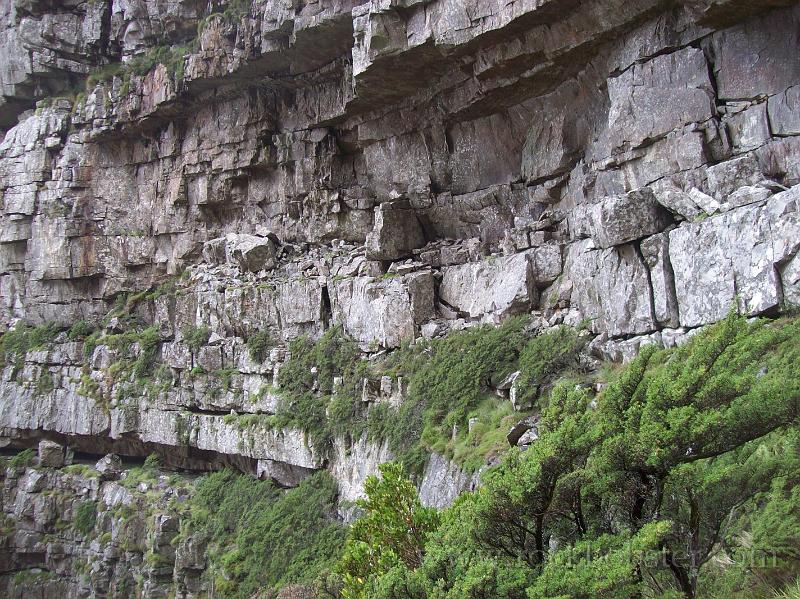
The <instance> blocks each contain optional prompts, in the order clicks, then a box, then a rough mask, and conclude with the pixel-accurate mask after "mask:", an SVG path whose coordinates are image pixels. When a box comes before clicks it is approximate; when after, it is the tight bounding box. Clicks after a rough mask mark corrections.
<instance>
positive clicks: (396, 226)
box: [367, 201, 425, 260]
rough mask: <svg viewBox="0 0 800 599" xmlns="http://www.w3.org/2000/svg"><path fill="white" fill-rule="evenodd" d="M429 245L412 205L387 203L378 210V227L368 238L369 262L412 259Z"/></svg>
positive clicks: (376, 213) (376, 220) (375, 226)
mask: <svg viewBox="0 0 800 599" xmlns="http://www.w3.org/2000/svg"><path fill="white" fill-rule="evenodd" d="M424 245H425V233H424V231H423V230H422V225H420V223H419V220H418V219H417V215H416V213H415V212H414V210H412V209H411V208H410V207H409V205H408V202H403V201H398V202H386V203H383V204H381V205H379V206H378V207H376V208H375V225H374V226H373V229H372V231H371V232H370V233H369V235H367V259H368V260H400V259H403V258H409V257H410V256H411V255H412V250H415V249H417V248H421V247H422V246H424Z"/></svg>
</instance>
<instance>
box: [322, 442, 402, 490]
mask: <svg viewBox="0 0 800 599" xmlns="http://www.w3.org/2000/svg"><path fill="white" fill-rule="evenodd" d="M392 458H393V454H392V452H391V450H390V449H389V445H388V443H386V442H383V443H378V444H376V443H372V442H370V441H369V440H368V439H367V437H366V435H364V436H362V437H361V438H359V439H358V440H355V441H353V442H349V441H348V440H347V439H343V438H336V439H334V443H333V455H332V458H331V466H330V472H331V475H332V476H333V478H334V479H336V482H337V483H338V485H339V499H340V501H343V502H354V501H356V500H357V499H361V498H363V497H364V481H365V480H366V479H367V477H368V476H370V475H377V474H378V466H379V465H381V464H383V463H385V462H388V461H390V460H391V459H392Z"/></svg>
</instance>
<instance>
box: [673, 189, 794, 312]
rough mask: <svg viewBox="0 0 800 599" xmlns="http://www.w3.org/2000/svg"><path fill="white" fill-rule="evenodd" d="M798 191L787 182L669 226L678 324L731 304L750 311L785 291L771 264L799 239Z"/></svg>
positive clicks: (787, 255)
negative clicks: (766, 194) (752, 199)
mask: <svg viewBox="0 0 800 599" xmlns="http://www.w3.org/2000/svg"><path fill="white" fill-rule="evenodd" d="M797 194H798V188H792V189H791V190H789V191H786V192H783V193H780V194H778V195H775V196H772V197H771V198H770V199H769V200H767V201H766V202H765V203H762V204H752V205H749V206H743V207H741V208H736V209H734V210H731V211H729V212H726V213H724V214H722V215H720V216H716V217H713V218H710V219H707V220H705V221H702V222H699V223H693V224H684V225H681V226H680V227H678V228H677V229H675V230H674V231H672V232H670V234H669V257H670V262H671V263H672V266H673V270H674V273H675V290H676V294H677V299H678V311H679V314H680V324H681V325H683V326H688V327H695V326H698V325H702V324H708V323H711V322H715V321H717V320H719V319H721V318H723V317H724V316H725V314H726V313H727V312H728V311H729V310H730V309H732V308H737V309H738V310H739V311H741V312H742V313H745V314H751V315H754V314H763V313H764V312H767V311H769V310H772V309H774V308H776V307H778V305H779V304H780V301H781V297H782V295H783V293H784V292H783V288H782V283H781V280H780V279H779V277H778V275H777V271H776V267H777V265H779V264H784V263H786V262H787V261H789V260H791V259H792V258H793V256H794V255H795V254H796V253H797V249H798V247H799V243H800V242H798V241H797V240H798V239H800V220H799V215H798V205H797Z"/></svg>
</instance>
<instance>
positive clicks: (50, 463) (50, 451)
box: [39, 439, 66, 468]
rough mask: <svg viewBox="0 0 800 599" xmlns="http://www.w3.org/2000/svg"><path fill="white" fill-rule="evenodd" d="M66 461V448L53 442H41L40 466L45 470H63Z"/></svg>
mask: <svg viewBox="0 0 800 599" xmlns="http://www.w3.org/2000/svg"><path fill="white" fill-rule="evenodd" d="M65 461H66V456H65V448H64V447H63V446H62V445H60V444H58V443H55V442H53V441H48V440H47V439H42V440H41V441H39V464H40V465H41V466H43V467H45V468H61V467H62V466H63V465H64V464H65Z"/></svg>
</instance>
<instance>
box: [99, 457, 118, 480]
mask: <svg viewBox="0 0 800 599" xmlns="http://www.w3.org/2000/svg"><path fill="white" fill-rule="evenodd" d="M94 469H95V470H97V472H98V473H99V474H100V478H101V480H117V479H118V478H119V477H120V474H121V472H122V460H121V459H120V458H119V456H118V455H115V454H113V453H110V454H108V455H106V456H103V457H102V458H100V460H98V462H97V463H96V464H95V466H94Z"/></svg>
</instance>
